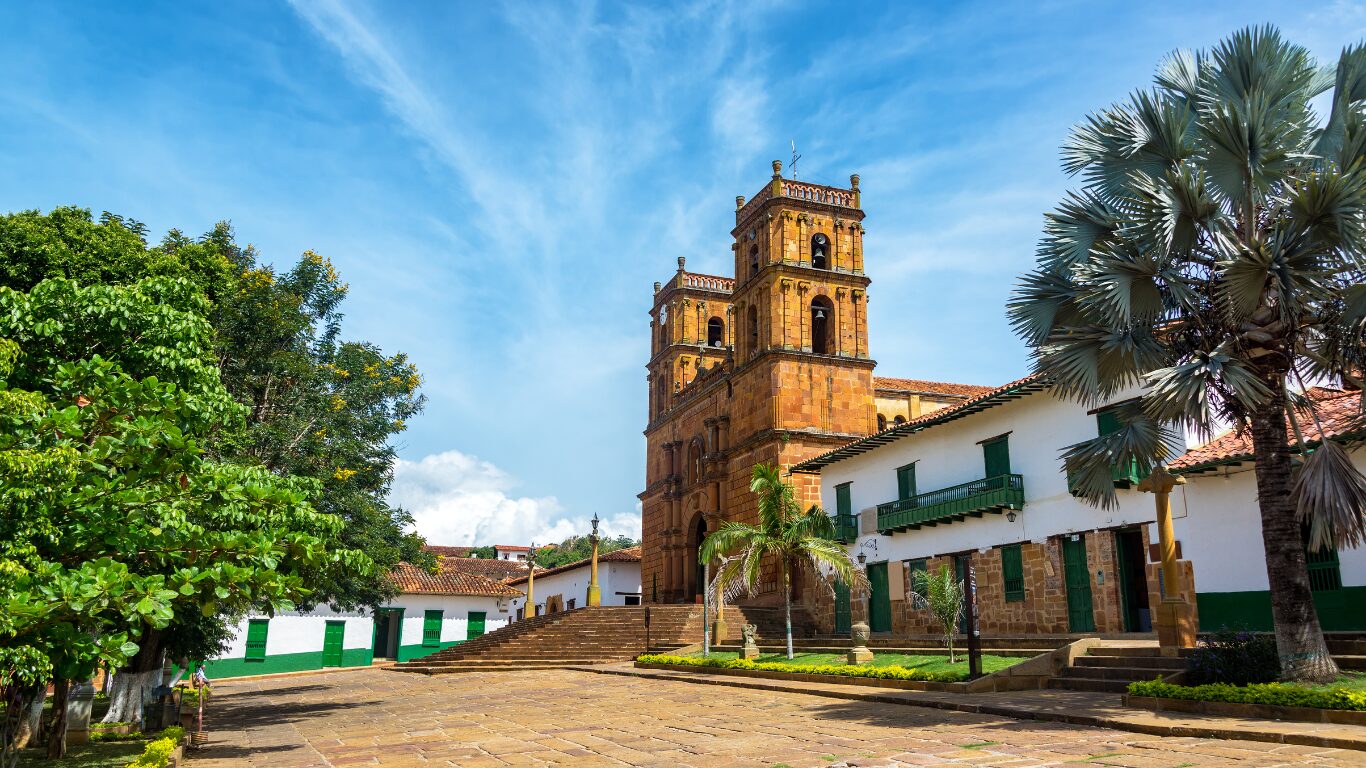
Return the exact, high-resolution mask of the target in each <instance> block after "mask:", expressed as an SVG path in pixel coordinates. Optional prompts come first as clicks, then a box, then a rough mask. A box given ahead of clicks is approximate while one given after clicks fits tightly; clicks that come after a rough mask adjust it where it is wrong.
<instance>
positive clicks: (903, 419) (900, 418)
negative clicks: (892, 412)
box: [892, 415, 906, 426]
mask: <svg viewBox="0 0 1366 768" xmlns="http://www.w3.org/2000/svg"><path fill="white" fill-rule="evenodd" d="M905 423H906V417H905V416H900V415H898V416H897V417H896V418H895V419H892V424H893V426H895V425H897V424H905Z"/></svg>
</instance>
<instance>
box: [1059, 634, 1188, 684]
mask: <svg viewBox="0 0 1366 768" xmlns="http://www.w3.org/2000/svg"><path fill="white" fill-rule="evenodd" d="M1185 668H1186V660H1185V659H1184V658H1182V657H1179V656H1176V657H1173V656H1162V655H1160V652H1159V650H1158V648H1157V645H1156V644H1155V643H1154V644H1151V645H1097V646H1092V647H1091V648H1090V649H1089V650H1088V651H1087V652H1086V655H1084V656H1078V657H1077V658H1076V659H1075V660H1074V662H1073V664H1072V665H1071V666H1068V667H1064V668H1063V670H1062V674H1061V675H1059V676H1057V677H1054V678H1052V679H1050V680H1049V681H1048V687H1049V688H1062V689H1066V690H1071V691H1090V692H1093V693H1124V692H1126V691H1127V690H1129V683H1132V682H1134V681H1136V680H1152V679H1155V678H1159V677H1161V678H1165V677H1167V676H1168V675H1174V674H1176V673H1178V672H1181V671H1184V670H1185Z"/></svg>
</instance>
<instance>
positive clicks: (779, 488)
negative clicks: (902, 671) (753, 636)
mask: <svg viewBox="0 0 1366 768" xmlns="http://www.w3.org/2000/svg"><path fill="white" fill-rule="evenodd" d="M750 491H751V492H752V493H754V495H755V496H756V497H757V498H758V502H759V504H758V506H759V524H758V525H750V524H748V523H737V522H727V523H724V524H723V525H722V526H721V527H720V528H718V529H717V530H716V531H713V532H712V533H711V534H709V535H708V536H707V538H706V539H704V540H703V542H702V546H701V548H700V551H699V552H698V561H699V562H702V563H707V562H712V561H715V560H717V559H722V560H723V562H722V565H721V568H720V570H719V571H718V573H717V575H716V577H715V583H716V584H717V585H718V586H719V587H720V589H721V590H723V591H725V590H728V589H729V588H731V587H732V586H741V587H743V588H745V589H746V590H749V591H751V592H752V591H753V590H754V589H755V587H757V586H758V584H759V577H760V576H761V575H762V574H763V569H764V565H765V563H768V562H776V563H777V565H778V569H779V570H780V571H781V573H782V579H783V610H784V618H785V621H786V628H787V657H788V658H789V659H790V658H792V569H794V568H798V567H801V566H802V565H803V564H805V565H809V566H810V567H811V568H812V569H813V570H817V571H819V570H821V569H822V568H824V569H827V570H829V571H830V572H831V573H832V575H833V576H834V577H835V578H836V579H837V580H839V581H840V582H841V583H843V584H847V585H849V586H851V587H865V586H867V584H868V578H867V577H866V576H865V575H864V573H863V571H862V570H860V569H859V567H858V566H857V565H855V564H854V561H853V560H852V559H851V558H850V557H849V553H848V552H846V551H845V549H844V547H843V546H841V545H840V544H838V543H836V542H835V527H834V523H833V522H832V521H831V520H830V516H829V515H827V514H825V512H823V511H822V510H821V508H820V507H817V506H812V507H811V508H810V509H807V510H805V511H803V510H802V508H801V505H800V504H798V503H797V491H796V489H795V488H794V487H793V486H792V484H791V483H788V482H785V481H784V480H783V479H782V475H781V470H779V469H778V467H776V466H774V465H772V464H756V465H754V473H753V475H752V477H751V481H750Z"/></svg>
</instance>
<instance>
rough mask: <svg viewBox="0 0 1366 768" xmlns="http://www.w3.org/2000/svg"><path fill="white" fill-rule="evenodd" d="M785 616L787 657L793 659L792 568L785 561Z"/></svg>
mask: <svg viewBox="0 0 1366 768" xmlns="http://www.w3.org/2000/svg"><path fill="white" fill-rule="evenodd" d="M783 618H784V619H785V621H786V622H787V658H788V660H789V661H791V660H792V568H791V567H790V564H789V563H788V562H787V561H786V560H784V561H783Z"/></svg>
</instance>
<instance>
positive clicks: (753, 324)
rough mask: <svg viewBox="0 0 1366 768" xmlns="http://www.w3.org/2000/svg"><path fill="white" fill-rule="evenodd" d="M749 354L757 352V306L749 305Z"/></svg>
mask: <svg viewBox="0 0 1366 768" xmlns="http://www.w3.org/2000/svg"><path fill="white" fill-rule="evenodd" d="M749 354H750V355H751V356H753V355H757V354H759V308H758V307H756V306H754V305H753V304H751V305H749Z"/></svg>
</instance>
